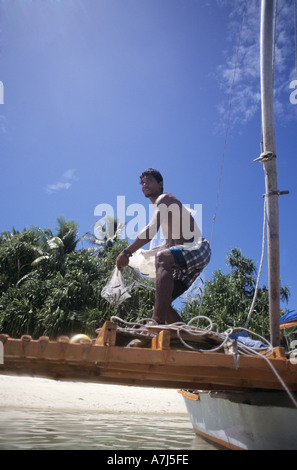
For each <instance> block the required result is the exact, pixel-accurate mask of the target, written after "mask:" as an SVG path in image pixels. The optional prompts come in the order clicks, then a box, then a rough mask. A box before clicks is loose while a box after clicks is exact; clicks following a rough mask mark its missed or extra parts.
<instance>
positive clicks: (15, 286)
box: [0, 219, 154, 339]
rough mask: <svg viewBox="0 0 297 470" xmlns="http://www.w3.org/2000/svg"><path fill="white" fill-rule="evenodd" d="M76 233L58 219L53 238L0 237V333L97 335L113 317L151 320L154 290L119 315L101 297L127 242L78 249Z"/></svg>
mask: <svg viewBox="0 0 297 470" xmlns="http://www.w3.org/2000/svg"><path fill="white" fill-rule="evenodd" d="M77 231H78V227H77V225H76V224H75V223H74V222H72V221H70V222H66V221H65V220H64V219H58V227H57V229H56V233H55V234H53V233H52V231H51V230H50V229H46V230H41V229H40V228H38V227H33V228H32V229H30V230H24V231H23V232H22V233H17V232H15V231H12V232H11V233H8V232H3V233H2V234H1V235H0V261H1V266H0V332H3V333H6V334H9V335H10V336H13V337H19V336H21V335H22V334H30V335H31V336H32V337H33V338H38V337H39V336H42V335H46V336H49V337H50V338H52V339H55V338H56V337H57V336H59V335H69V336H71V335H73V334H76V333H86V334H88V335H90V336H91V337H94V336H96V333H95V331H96V329H97V328H100V327H101V326H102V325H103V323H104V322H105V321H106V320H108V319H110V317H111V316H112V315H119V316H120V317H121V318H123V319H126V320H128V321H136V320H137V319H139V318H141V317H143V316H145V317H147V316H151V311H152V308H153V304H154V292H152V291H149V290H146V289H140V288H136V289H135V290H134V291H133V293H132V297H131V299H129V300H127V301H126V302H124V304H122V305H120V307H119V309H118V310H117V311H116V310H115V309H114V308H113V307H112V306H111V305H110V304H109V303H108V302H106V301H105V300H104V299H103V298H102V297H101V290H102V288H103V287H104V286H105V284H106V283H107V281H108V279H109V277H110V276H111V273H112V271H113V269H114V267H115V260H116V257H117V255H118V253H119V252H120V251H121V250H122V249H123V248H124V247H126V246H127V242H126V241H125V240H119V239H117V238H114V239H113V240H112V243H108V245H106V244H104V245H103V246H102V248H101V249H100V250H96V251H95V252H94V251H93V250H92V249H91V247H90V248H84V249H81V250H79V249H77V246H78V243H79V241H80V240H81V239H80V238H78V236H77Z"/></svg>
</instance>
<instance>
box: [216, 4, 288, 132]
mask: <svg viewBox="0 0 297 470" xmlns="http://www.w3.org/2000/svg"><path fill="white" fill-rule="evenodd" d="M244 3H245V2H244V1H240V2H234V1H232V2H230V1H227V0H225V1H223V2H222V0H220V2H218V4H219V5H223V6H226V5H228V6H229V7H231V8H232V11H231V14H230V23H229V27H228V38H229V41H230V44H233V46H232V50H231V52H230V53H229V54H228V55H227V56H226V60H225V63H224V64H221V65H220V66H219V67H218V72H219V75H218V76H219V77H220V83H219V86H220V87H221V88H222V90H223V92H224V98H223V101H222V103H220V104H219V106H218V112H219V116H220V122H219V124H218V127H219V128H225V127H226V116H227V113H228V109H229V102H230V96H231V90H232V83H233V80H234V72H235V73H236V75H235V81H234V88H233V93H232V108H231V119H230V125H231V126H234V125H235V124H236V123H240V124H241V125H244V124H246V123H247V122H248V121H249V120H251V119H252V118H253V117H254V116H255V115H256V113H257V112H259V110H260V106H261V101H260V10H261V5H260V3H261V2H260V0H248V1H247V2H246V8H245V13H244V21H243V25H242V33H241V39H240V47H239V48H238V38H239V32H240V25H241V18H242V12H243V5H244ZM294 42H295V37H294V2H289V3H288V2H287V0H279V1H278V13H277V26H276V44H275V73H274V85H275V93H274V97H275V106H274V108H275V115H276V119H280V120H283V119H286V120H288V119H292V118H294V119H296V114H295V112H294V111H295V109H293V108H294V107H293V106H292V105H291V104H290V101H289V92H288V89H289V84H290V80H291V77H292V72H291V71H292V67H293V64H294V60H295V51H294V46H295V44H294ZM237 54H238V56H237ZM236 57H238V61H237V67H236V70H235V64H236Z"/></svg>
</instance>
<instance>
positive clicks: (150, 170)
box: [140, 168, 163, 183]
mask: <svg viewBox="0 0 297 470" xmlns="http://www.w3.org/2000/svg"><path fill="white" fill-rule="evenodd" d="M150 175H151V176H153V177H154V178H155V179H156V180H157V181H158V183H161V182H162V181H163V176H162V175H161V173H160V172H159V171H158V170H154V169H153V168H148V169H147V170H145V171H143V172H142V173H141V175H140V183H141V182H142V178H144V177H145V176H150Z"/></svg>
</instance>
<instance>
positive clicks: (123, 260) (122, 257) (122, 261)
mask: <svg viewBox="0 0 297 470" xmlns="http://www.w3.org/2000/svg"><path fill="white" fill-rule="evenodd" d="M128 264H129V257H128V256H127V255H126V254H125V253H124V252H123V251H122V252H121V253H120V254H119V256H118V257H117V268H118V270H120V269H122V268H124V267H125V266H128Z"/></svg>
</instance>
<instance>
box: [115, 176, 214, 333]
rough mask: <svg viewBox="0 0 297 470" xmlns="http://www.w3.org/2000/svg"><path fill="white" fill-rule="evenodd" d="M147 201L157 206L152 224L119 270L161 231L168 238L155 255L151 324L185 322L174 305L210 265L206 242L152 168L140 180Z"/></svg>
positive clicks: (121, 258)
mask: <svg viewBox="0 0 297 470" xmlns="http://www.w3.org/2000/svg"><path fill="white" fill-rule="evenodd" d="M140 184H141V187H142V192H143V194H144V196H145V197H147V198H149V199H150V200H151V202H152V204H154V206H155V210H154V213H153V216H152V218H151V220H150V222H149V224H148V225H147V226H146V227H145V228H144V229H143V230H142V231H141V232H140V233H139V234H138V236H137V237H136V239H135V240H134V241H133V242H132V243H131V244H130V245H129V246H128V248H127V249H125V250H123V251H122V252H121V253H120V254H119V256H118V257H117V268H118V269H121V268H123V267H125V266H127V265H128V264H129V257H130V256H132V254H133V253H134V252H135V251H137V250H138V249H139V248H141V247H143V246H144V245H146V244H147V243H148V242H149V241H151V240H152V239H153V238H154V236H155V235H156V233H157V232H158V230H159V229H160V227H161V228H162V231H163V235H164V238H165V241H164V243H162V245H160V251H158V253H157V255H156V299H155V308H154V313H153V316H152V320H153V321H154V322H156V323H157V324H165V322H167V323H168V324H169V323H176V322H182V319H181V317H180V316H179V314H178V313H177V312H176V311H175V310H174V309H173V307H172V306H171V303H172V301H173V300H175V299H176V298H177V297H179V296H180V295H182V294H183V293H184V292H185V291H186V290H187V289H188V288H189V287H190V285H191V284H192V283H193V282H194V281H195V279H197V277H198V276H199V274H200V273H201V272H202V270H203V269H204V268H205V266H206V265H207V264H208V263H209V261H210V256H211V251H210V246H209V243H208V241H207V240H205V239H204V238H202V237H201V233H200V231H199V228H198V227H197V225H196V222H195V220H194V219H193V217H192V215H191V214H190V212H189V211H188V210H187V209H185V208H184V207H183V205H182V204H181V202H180V201H179V200H178V199H177V198H176V197H174V196H173V195H172V194H170V193H163V178H162V176H161V174H160V173H159V172H158V171H157V170H153V169H152V168H149V169H148V170H146V171H144V172H143V173H142V174H141V176H140Z"/></svg>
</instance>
